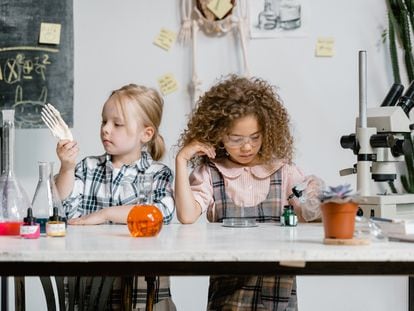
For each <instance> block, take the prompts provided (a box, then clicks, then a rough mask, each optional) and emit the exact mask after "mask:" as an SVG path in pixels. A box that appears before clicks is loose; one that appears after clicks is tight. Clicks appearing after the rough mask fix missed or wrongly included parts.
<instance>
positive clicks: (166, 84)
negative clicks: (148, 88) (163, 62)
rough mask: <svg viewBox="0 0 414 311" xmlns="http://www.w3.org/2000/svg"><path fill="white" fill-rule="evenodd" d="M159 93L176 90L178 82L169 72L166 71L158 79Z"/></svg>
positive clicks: (166, 93) (165, 93) (168, 92)
mask: <svg viewBox="0 0 414 311" xmlns="http://www.w3.org/2000/svg"><path fill="white" fill-rule="evenodd" d="M158 85H159V86H160V90H161V93H162V94H163V95H168V94H170V93H172V92H175V91H176V90H178V82H177V80H175V78H174V76H173V75H172V74H171V73H167V74H165V75H163V76H162V77H160V78H159V79H158Z"/></svg>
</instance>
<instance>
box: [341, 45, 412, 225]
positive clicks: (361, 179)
mask: <svg viewBox="0 0 414 311" xmlns="http://www.w3.org/2000/svg"><path fill="white" fill-rule="evenodd" d="M358 67H359V117H358V118H357V119H356V131H355V133H353V134H350V135H345V136H342V137H341V141H340V144H341V146H342V148H344V149H351V150H352V151H353V153H354V154H355V155H356V156H357V164H356V165H355V166H354V167H353V168H350V169H344V170H341V172H340V175H341V176H344V175H348V174H351V173H356V174H357V195H358V196H357V198H356V201H357V202H358V203H359V207H360V209H359V211H358V215H360V216H365V217H372V216H375V217H383V218H403V219H409V218H413V219H414V194H408V193H404V194H397V191H396V189H395V186H394V181H395V180H396V179H397V175H398V174H397V163H398V162H403V161H404V156H405V155H409V154H411V153H412V152H413V150H412V145H411V140H410V139H411V138H410V135H411V127H410V118H409V113H410V111H411V109H412V108H413V107H414V81H413V82H412V83H411V84H410V85H409V87H408V89H407V90H406V92H405V93H404V94H403V90H404V87H403V86H402V85H401V84H394V85H393V86H392V87H391V89H390V91H389V92H388V94H387V95H386V97H385V99H384V101H383V103H382V104H381V106H380V107H377V108H369V109H367V100H366V94H367V92H366V89H367V77H366V75H367V69H366V67H367V65H366V51H359V55H358ZM373 182H386V183H388V184H389V185H390V186H391V189H392V191H391V193H373V192H374V191H373V190H372V188H373V187H372V186H373Z"/></svg>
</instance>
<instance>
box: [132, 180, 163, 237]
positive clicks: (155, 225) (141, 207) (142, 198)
mask: <svg viewBox="0 0 414 311" xmlns="http://www.w3.org/2000/svg"><path fill="white" fill-rule="evenodd" d="M153 183H154V179H153V176H152V174H148V173H147V174H143V175H139V176H138V191H139V194H138V203H137V204H136V205H134V206H133V207H132V208H131V210H130V211H129V213H128V218H127V224H128V229H129V232H130V233H131V236H133V237H150V236H155V235H157V234H158V232H160V230H161V228H162V224H163V215H162V213H161V211H160V210H159V209H158V207H157V206H155V205H154V204H153V203H152V187H153Z"/></svg>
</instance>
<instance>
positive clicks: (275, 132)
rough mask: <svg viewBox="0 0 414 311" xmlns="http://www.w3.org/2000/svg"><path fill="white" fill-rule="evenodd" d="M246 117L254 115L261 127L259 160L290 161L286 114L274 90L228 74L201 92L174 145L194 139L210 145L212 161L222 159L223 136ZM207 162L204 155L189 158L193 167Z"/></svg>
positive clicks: (290, 147) (251, 80)
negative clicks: (213, 158)
mask: <svg viewBox="0 0 414 311" xmlns="http://www.w3.org/2000/svg"><path fill="white" fill-rule="evenodd" d="M248 115H253V116H255V117H256V118H257V121H258V124H259V126H260V128H261V133H262V137H263V138H262V146H261V149H260V151H259V156H260V158H261V160H262V161H263V162H268V161H270V160H271V159H274V158H278V159H286V160H287V161H289V162H290V161H291V160H292V155H293V137H292V135H291V133H290V127H289V115H288V113H287V111H286V109H285V107H284V106H283V104H282V103H281V100H280V98H279V95H278V94H277V93H276V91H275V87H274V86H272V85H270V84H269V83H268V82H266V81H264V80H262V79H260V78H251V79H248V78H244V77H239V76H237V75H230V76H229V77H227V78H225V79H223V80H222V81H219V82H218V83H217V84H216V85H214V86H213V87H212V88H211V89H210V90H208V91H207V92H206V93H204V94H203V95H202V96H201V97H200V99H199V100H198V102H197V107H196V109H195V111H194V112H193V114H192V115H191V117H190V120H189V122H188V124H187V128H186V129H185V130H184V132H183V133H182V134H181V136H180V139H179V142H178V146H179V147H183V146H185V145H187V144H189V143H190V142H191V141H193V140H198V141H200V142H202V143H207V144H210V145H212V146H214V147H215V150H216V158H223V157H226V152H225V150H224V148H223V143H222V138H223V136H224V135H226V134H228V132H229V130H230V129H231V127H232V125H233V122H234V121H235V120H237V119H239V118H241V117H245V116H248ZM207 160H208V159H207V156H201V157H198V158H196V159H193V164H195V163H199V162H200V161H201V162H206V161H207Z"/></svg>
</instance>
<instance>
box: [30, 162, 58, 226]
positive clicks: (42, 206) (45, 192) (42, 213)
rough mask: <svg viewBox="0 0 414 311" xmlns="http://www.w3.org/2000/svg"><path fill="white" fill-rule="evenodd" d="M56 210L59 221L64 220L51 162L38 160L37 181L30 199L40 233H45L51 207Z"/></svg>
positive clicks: (51, 213) (51, 211)
mask: <svg viewBox="0 0 414 311" xmlns="http://www.w3.org/2000/svg"><path fill="white" fill-rule="evenodd" d="M54 207H56V208H57V210H58V214H59V218H60V220H61V221H66V217H65V213H64V211H63V207H62V201H61V200H60V197H59V194H58V191H57V189H56V185H55V182H54V180H53V162H39V181H38V182H37V187H36V191H35V194H34V196H33V200H32V209H33V215H34V216H35V217H36V222H37V223H39V224H40V233H46V223H47V222H48V220H49V217H50V216H52V215H53V208H54Z"/></svg>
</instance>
